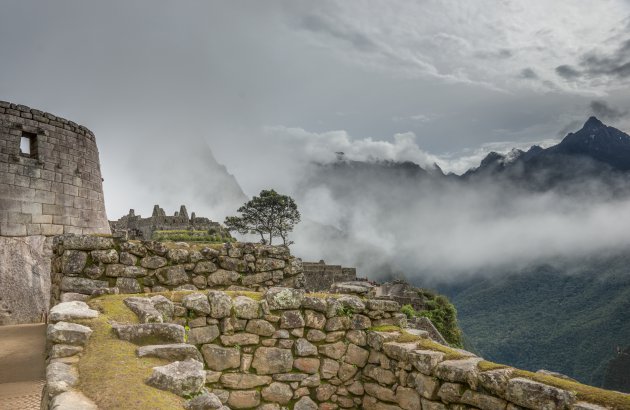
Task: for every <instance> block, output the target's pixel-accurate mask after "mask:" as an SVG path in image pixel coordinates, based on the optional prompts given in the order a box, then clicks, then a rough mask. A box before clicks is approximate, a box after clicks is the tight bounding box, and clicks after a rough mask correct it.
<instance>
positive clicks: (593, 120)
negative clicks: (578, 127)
mask: <svg viewBox="0 0 630 410" xmlns="http://www.w3.org/2000/svg"><path fill="white" fill-rule="evenodd" d="M600 127H605V125H604V123H603V122H601V121H600V120H599V119H597V117H595V116H591V117H589V118H588V120H586V122H585V123H584V127H582V128H588V129H596V128H600Z"/></svg>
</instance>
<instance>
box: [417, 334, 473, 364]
mask: <svg viewBox="0 0 630 410" xmlns="http://www.w3.org/2000/svg"><path fill="white" fill-rule="evenodd" d="M418 348H420V349H424V350H436V351H438V352H442V353H444V360H458V359H463V358H464V357H465V356H464V355H463V354H461V353H460V352H458V351H457V350H455V349H452V348H450V347H447V346H444V345H441V344H439V343H437V342H434V341H433V340H431V339H420V340H419V341H418Z"/></svg>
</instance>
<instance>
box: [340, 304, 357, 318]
mask: <svg viewBox="0 0 630 410" xmlns="http://www.w3.org/2000/svg"><path fill="white" fill-rule="evenodd" d="M337 315H339V316H346V317H352V315H354V309H352V308H351V307H350V306H342V307H340V308H339V309H337Z"/></svg>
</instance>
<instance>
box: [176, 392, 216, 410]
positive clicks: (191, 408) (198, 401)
mask: <svg viewBox="0 0 630 410" xmlns="http://www.w3.org/2000/svg"><path fill="white" fill-rule="evenodd" d="M222 407H223V403H221V400H219V398H218V397H217V395H216V394H213V393H203V394H200V395H199V396H197V397H195V398H193V399H191V400H189V401H188V403H186V405H185V406H184V408H185V409H186V410H212V409H220V408H222Z"/></svg>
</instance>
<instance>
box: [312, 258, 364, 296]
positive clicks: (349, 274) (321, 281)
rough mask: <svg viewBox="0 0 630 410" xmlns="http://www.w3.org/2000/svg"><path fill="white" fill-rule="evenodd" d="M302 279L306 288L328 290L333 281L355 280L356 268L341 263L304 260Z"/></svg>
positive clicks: (317, 290) (318, 290) (316, 290)
mask: <svg viewBox="0 0 630 410" xmlns="http://www.w3.org/2000/svg"><path fill="white" fill-rule="evenodd" d="M303 265H304V280H305V282H306V285H305V286H306V289H308V290H312V291H315V292H320V291H328V290H330V289H331V287H332V286H333V284H334V283H339V282H353V281H356V280H357V270H356V268H345V267H342V266H341V265H327V264H326V262H324V261H323V260H320V261H319V262H304V263H303Z"/></svg>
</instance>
